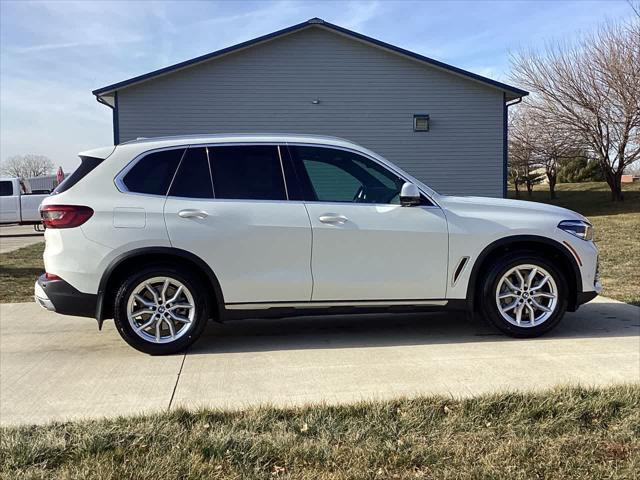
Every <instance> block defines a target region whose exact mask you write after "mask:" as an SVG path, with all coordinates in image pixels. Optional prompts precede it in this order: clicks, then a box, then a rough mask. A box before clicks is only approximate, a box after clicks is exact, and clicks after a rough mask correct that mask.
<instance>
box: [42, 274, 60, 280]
mask: <svg viewBox="0 0 640 480" xmlns="http://www.w3.org/2000/svg"><path fill="white" fill-rule="evenodd" d="M44 278H45V280H62V279H61V278H60V277H59V276H58V275H54V274H53V273H48V272H46V273H45V274H44Z"/></svg>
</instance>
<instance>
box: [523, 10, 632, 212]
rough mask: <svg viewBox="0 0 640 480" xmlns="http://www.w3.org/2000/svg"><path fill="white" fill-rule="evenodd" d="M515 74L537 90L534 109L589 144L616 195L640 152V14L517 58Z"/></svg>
mask: <svg viewBox="0 0 640 480" xmlns="http://www.w3.org/2000/svg"><path fill="white" fill-rule="evenodd" d="M512 64H513V76H514V78H515V80H516V81H518V82H519V83H520V84H521V85H523V86H524V87H525V88H528V89H530V90H532V91H533V93H534V95H535V97H536V101H534V102H533V103H532V109H533V111H535V112H537V113H539V114H541V115H542V114H544V115H545V116H546V118H548V121H549V123H548V127H549V129H550V131H553V130H555V129H561V130H564V131H566V132H567V133H566V134H567V135H573V136H574V137H575V138H578V139H580V140H582V141H583V142H584V143H585V145H587V146H588V147H589V150H590V151H591V153H592V154H593V155H594V156H595V157H596V158H597V159H598V162H599V163H600V166H601V167H602V170H603V172H604V175H605V180H606V181H607V183H608V184H609V187H610V189H611V198H612V200H614V201H618V200H622V199H623V195H622V190H621V176H622V172H623V171H624V169H625V167H626V166H627V165H630V164H631V163H633V162H634V161H636V160H637V159H639V158H640V18H634V19H633V20H632V21H631V22H630V23H625V24H606V25H604V26H603V27H601V28H600V29H599V30H598V31H596V32H595V33H593V34H591V35H587V36H585V37H583V38H582V39H581V41H580V42H578V43H577V44H575V45H570V46H569V45H557V46H553V47H548V48H547V49H546V51H545V52H544V53H543V54H538V53H534V52H522V53H520V54H518V55H515V56H514V57H513V58H512Z"/></svg>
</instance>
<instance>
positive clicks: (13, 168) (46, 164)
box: [0, 154, 53, 179]
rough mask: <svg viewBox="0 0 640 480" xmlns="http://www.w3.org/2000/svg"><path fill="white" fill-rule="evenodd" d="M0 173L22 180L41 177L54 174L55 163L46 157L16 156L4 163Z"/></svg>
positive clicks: (0, 167)
mask: <svg viewBox="0 0 640 480" xmlns="http://www.w3.org/2000/svg"><path fill="white" fill-rule="evenodd" d="M0 171H1V172H2V173H4V174H5V175H9V176H10V177H18V178H22V179H24V178H32V177H40V176H42V175H49V174H50V173H51V172H53V162H52V161H51V160H50V159H49V158H48V157H45V156H44V155H33V154H28V155H15V156H13V157H10V158H9V159H7V160H6V161H5V162H4V163H2V165H1V166H0Z"/></svg>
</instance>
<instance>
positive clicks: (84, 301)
mask: <svg viewBox="0 0 640 480" xmlns="http://www.w3.org/2000/svg"><path fill="white" fill-rule="evenodd" d="M34 299H35V301H36V303H37V304H38V305H40V306H41V307H42V308H45V309H47V310H51V311H52V312H56V313H59V314H61V315H74V316H77V317H90V318H94V317H95V315H96V305H97V303H98V296H97V295H92V294H90V293H82V292H80V291H78V290H76V289H75V288H73V287H72V286H71V285H69V284H68V283H67V282H65V281H64V280H47V279H46V278H45V276H44V274H43V275H40V278H38V280H37V281H36V284H35V286H34Z"/></svg>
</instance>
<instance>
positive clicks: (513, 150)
mask: <svg viewBox="0 0 640 480" xmlns="http://www.w3.org/2000/svg"><path fill="white" fill-rule="evenodd" d="M509 131H510V135H509V176H510V178H511V180H512V181H513V183H514V187H515V190H516V198H518V197H519V195H520V192H519V189H518V186H519V185H524V186H525V187H526V189H527V193H528V195H529V196H531V195H532V193H533V187H534V185H535V184H537V183H539V182H540V180H541V179H542V175H541V174H540V173H538V169H539V168H540V165H539V164H538V161H537V158H536V153H535V149H534V143H535V135H536V132H535V129H534V123H533V119H532V117H531V116H530V115H529V114H528V110H527V109H526V107H525V108H520V109H518V110H516V111H514V113H513V115H512V116H511V119H510V123H509Z"/></svg>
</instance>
